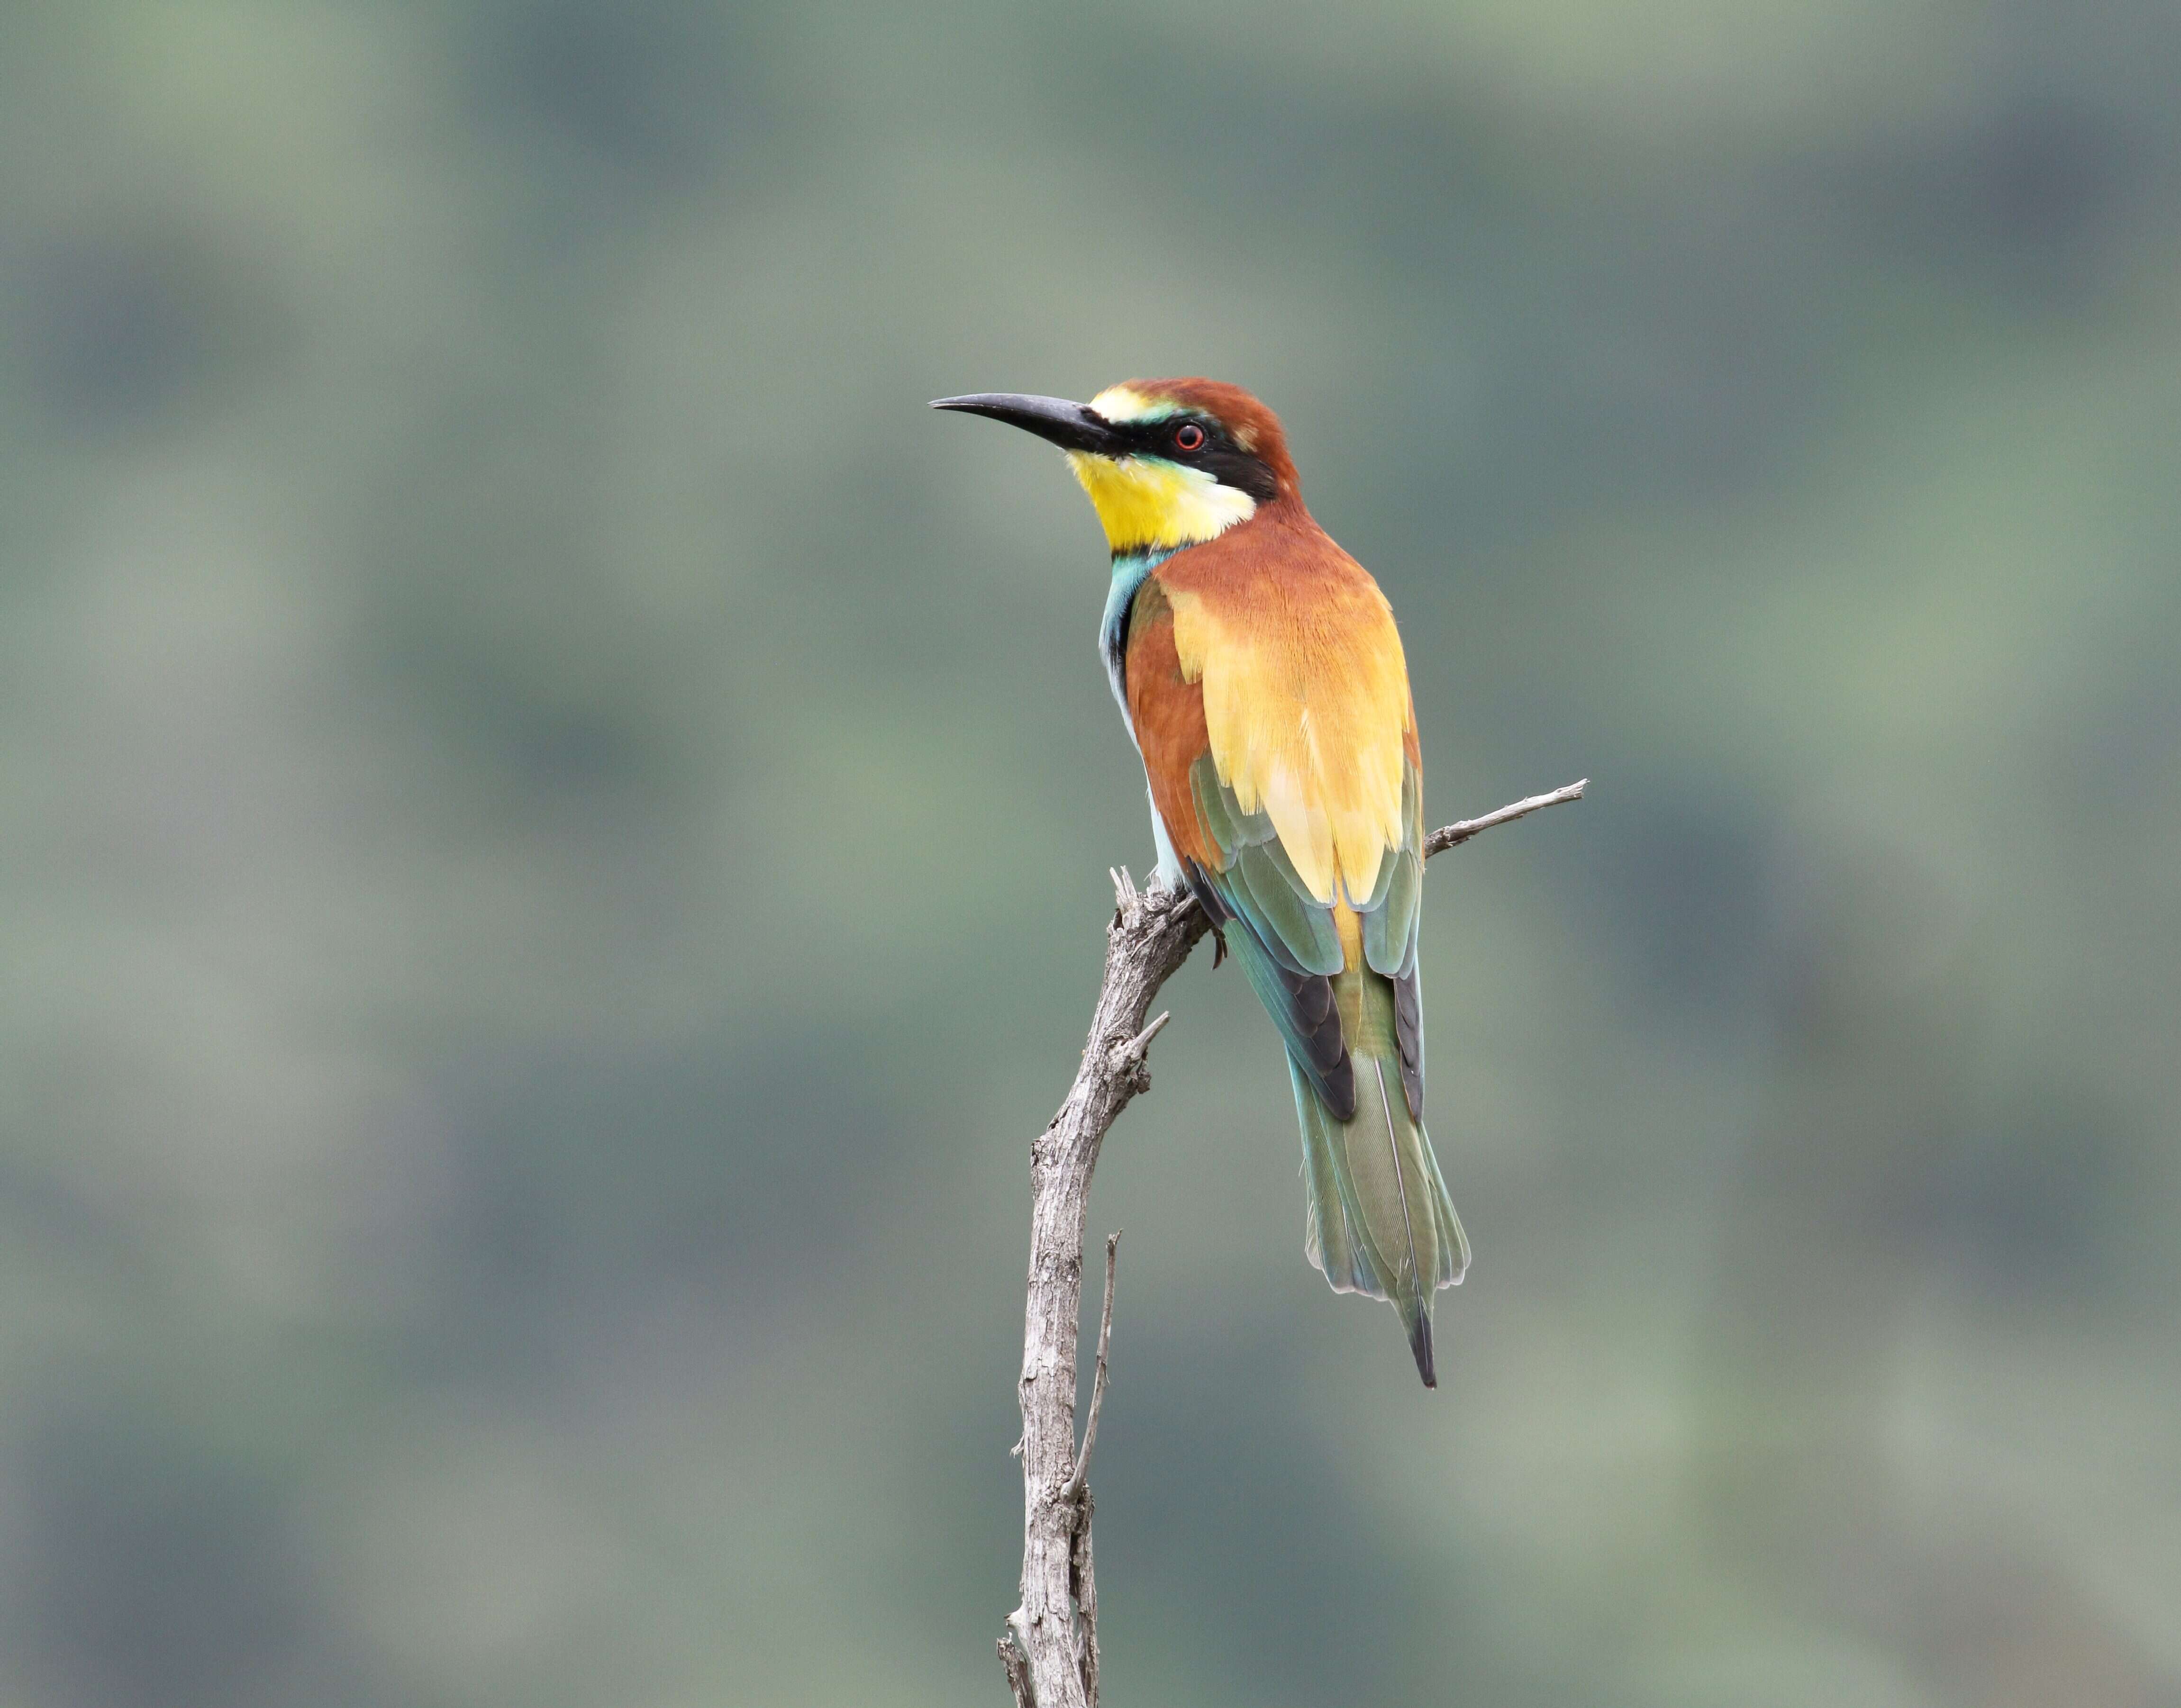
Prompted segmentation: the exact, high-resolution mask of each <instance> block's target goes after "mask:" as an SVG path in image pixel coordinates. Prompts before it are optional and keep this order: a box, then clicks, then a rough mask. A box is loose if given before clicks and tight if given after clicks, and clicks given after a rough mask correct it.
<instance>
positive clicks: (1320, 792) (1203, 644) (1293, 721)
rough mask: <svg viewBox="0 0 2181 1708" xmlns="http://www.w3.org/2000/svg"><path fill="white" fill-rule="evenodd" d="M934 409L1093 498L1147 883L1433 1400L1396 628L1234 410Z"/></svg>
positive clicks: (1247, 407) (1321, 1216) (1331, 1273)
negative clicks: (1193, 943) (1173, 907)
mask: <svg viewBox="0 0 2181 1708" xmlns="http://www.w3.org/2000/svg"><path fill="white" fill-rule="evenodd" d="M932 407H933V408H935V409H941V410H958V411H961V412H964V413H966V414H969V415H976V416H987V417H989V418H991V420H994V421H1004V422H1006V423H1007V424H1008V425H1009V426H1011V427H1019V428H1021V429H1023V430H1024V431H1025V432H1028V433H1034V434H1035V435H1036V436H1037V437H1038V438H1041V439H1044V440H1046V441H1047V442H1048V443H1050V444H1054V445H1057V446H1058V447H1059V449H1061V451H1062V452H1063V454H1064V455H1065V456H1066V459H1067V461H1068V466H1069V467H1070V468H1071V469H1072V470H1073V471H1074V474H1075V477H1076V478H1077V480H1078V481H1079V482H1081V483H1082V486H1083V488H1084V490H1085V492H1086V493H1089V495H1090V499H1091V506H1092V508H1093V509H1094V510H1096V513H1097V517H1098V521H1099V522H1100V523H1101V524H1102V526H1103V529H1104V532H1105V535H1106V542H1107V547H1108V548H1110V551H1111V554H1112V571H1113V580H1112V582H1111V585H1110V587H1109V589H1108V592H1107V598H1106V605H1105V613H1104V617H1103V619H1102V622H1101V624H1100V626H1099V633H1098V646H1099V652H1100V654H1101V656H1102V658H1103V660H1104V664H1105V668H1106V674H1107V680H1108V681H1109V682H1110V683H1111V685H1112V687H1113V697H1114V699H1115V700H1117V701H1118V702H1119V704H1120V708H1121V715H1122V718H1123V719H1124V721H1125V722H1126V724H1127V725H1128V729H1129V736H1130V737H1131V738H1132V739H1133V740H1134V741H1135V747H1136V750H1137V752H1138V753H1139V754H1140V756H1141V758H1142V761H1143V768H1144V776H1145V782H1146V786H1147V789H1148V792H1149V794H1150V796H1151V835H1152V838H1153V840H1154V842H1155V844H1156V845H1157V853H1158V863H1157V881H1158V882H1159V883H1161V884H1165V885H1166V886H1168V888H1170V889H1174V890H1187V892H1188V893H1189V894H1190V895H1194V896H1195V899H1196V901H1197V902H1198V904H1199V905H1200V906H1201V907H1202V908H1203V909H1204V912H1205V913H1206V916H1207V917H1209V918H1210V920H1211V921H1212V925H1213V928H1215V929H1217V931H1218V932H1219V933H1220V936H1221V940H1222V941H1223V943H1224V944H1225V945H1227V947H1228V949H1229V952H1230V953H1231V954H1232V955H1233V956H1234V958H1235V959H1236V960H1237V961H1239V962H1240V964H1241V967H1242V970H1243V972H1244V973H1245V976H1246V977H1247V978H1248V980H1249V983H1250V985H1251V989H1253V990H1254V991H1255V992H1256V995H1257V997H1258V999H1259V1000H1260V1001H1262V1003H1263V1005H1264V1006H1265V1008H1266V1010H1267V1012H1268V1013H1270V1015H1271V1016H1272V1018H1273V1023H1274V1025H1275V1026H1276V1027H1277V1028H1278V1032H1279V1034H1280V1038H1281V1040H1282V1042H1283V1043H1284V1045H1285V1047H1286V1053H1287V1066H1288V1073H1289V1081H1290V1083H1291V1085H1292V1088H1293V1090H1294V1093H1295V1114H1296V1118H1297V1120H1298V1121H1299V1123H1300V1127H1301V1130H1302V1151H1303V1180H1304V1183H1305V1191H1306V1199H1307V1218H1306V1224H1305V1235H1304V1251H1305V1253H1306V1255H1307V1256H1308V1258H1309V1259H1310V1261H1311V1264H1313V1265H1315V1266H1316V1267H1317V1269H1318V1270H1321V1271H1322V1273H1323V1275H1324V1276H1325V1278H1326V1280H1327V1281H1328V1282H1329V1283H1330V1284H1331V1285H1332V1287H1333V1291H1334V1292H1355V1293H1361V1294H1363V1295H1365V1296H1366V1297H1367V1298H1374V1299H1383V1300H1385V1301H1387V1302H1388V1303H1390V1304H1392V1305H1393V1307H1394V1309H1395V1310H1396V1311H1397V1312H1399V1313H1400V1320H1401V1325H1402V1327H1403V1329H1404V1330H1405V1332H1406V1335H1407V1337H1408V1342H1409V1347H1410V1350H1411V1353H1413V1355H1414V1357H1415V1358H1416V1372H1417V1374H1418V1375H1420V1376H1422V1378H1423V1384H1424V1386H1426V1387H1427V1388H1433V1387H1436V1386H1438V1372H1437V1368H1436V1360H1435V1358H1434V1355H1433V1343H1432V1309H1433V1300H1434V1298H1435V1297H1436V1295H1437V1293H1438V1290H1439V1289H1440V1288H1441V1287H1451V1286H1454V1285H1455V1284H1456V1283H1458V1282H1459V1281H1460V1280H1461V1278H1462V1275H1463V1272H1464V1271H1465V1270H1466V1269H1467V1268H1468V1265H1469V1242H1468V1239H1467V1237H1466V1236H1465V1235H1464V1233H1463V1232H1462V1228H1461V1222H1460V1218H1459V1217H1458V1216H1456V1215H1455V1209H1454V1201H1453V1199H1452V1198H1451V1197H1450V1196H1449V1194H1448V1192H1447V1187H1446V1182H1445V1179H1444V1176H1442V1175H1441V1173H1440V1171H1439V1166H1438V1159H1437V1158H1436V1157H1435V1156H1434V1155H1433V1153H1432V1145H1431V1139H1430V1137H1429V1135H1428V1134H1427V1132H1426V1131H1425V1127H1424V1033H1423V1006H1422V993H1421V990H1420V989H1419V985H1418V979H1417V966H1416V944H1417V936H1418V928H1419V923H1420V915H1421V910H1422V879H1423V864H1424V819H1423V798H1422V796H1423V758H1422V747H1421V744H1420V742H1419V741H1418V736H1417V730H1416V707H1415V702H1414V699H1413V697H1412V696H1411V692H1410V689H1409V680H1408V667H1407V664H1406V661H1405V658H1404V657H1403V654H1402V650H1401V638H1400V631H1398V629H1397V628H1396V627H1395V626H1394V614H1393V608H1392V606H1391V605H1390V604H1389V603H1388V602H1387V599H1386V597H1385V595H1384V594H1383V592H1380V591H1379V589H1378V583H1377V582H1375V581H1372V578H1371V576H1370V575H1369V574H1368V573H1367V571H1366V570H1364V568H1363V566H1362V565H1361V564H1359V563H1357V562H1356V559H1354V558H1352V557H1350V555H1349V554H1347V553H1346V552H1344V551H1343V550H1342V549H1341V548H1339V546H1338V545H1336V544H1335V543H1333V538H1332V537H1331V536H1330V535H1328V533H1327V532H1325V530H1324V529H1323V528H1322V527H1320V526H1318V524H1317V521H1315V520H1314V519H1313V518H1312V516H1311V513H1310V511H1309V510H1307V509H1306V507H1305V505H1304V504H1303V499H1302V488H1301V483H1300V480H1299V479H1298V477H1297V476H1296V473H1295V464H1294V461H1293V460H1292V459H1291V458H1290V457H1289V455H1288V449H1287V440H1286V436H1285V434H1284V433H1283V432H1282V430H1281V427H1280V423H1279V420H1278V417H1277V416H1275V415H1274V414H1273V411H1272V410H1269V409H1268V408H1267V407H1266V406H1265V405H1263V404H1262V403H1260V402H1259V401H1258V400H1257V399H1256V398H1255V397H1254V396H1252V395H1251V394H1250V393H1248V392H1247V391H1245V390H1243V389H1242V388H1240V387H1239V386H1234V385H1229V384H1226V383H1222V382H1219V381H1216V380H1211V379H1206V378H1203V377H1186V378H1175V379H1134V380H1128V381H1124V383H1121V384H1118V385H1114V386H1110V387H1108V388H1106V389H1105V390H1103V391H1102V392H1100V393H1098V394H1096V396H1095V397H1093V398H1092V399H1091V401H1090V402H1089V403H1088V404H1081V403H1073V402H1070V401H1068V399H1064V398H1055V397H1041V396H1035V395H1030V394H1019V393H1012V392H980V393H975V394H969V395H965V396H962V397H948V398H940V399H936V400H935V401H934V403H933V405H932Z"/></svg>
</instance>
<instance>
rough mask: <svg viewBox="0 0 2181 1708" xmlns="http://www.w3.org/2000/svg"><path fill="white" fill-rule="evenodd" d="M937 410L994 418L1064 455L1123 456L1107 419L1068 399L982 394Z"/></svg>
mask: <svg viewBox="0 0 2181 1708" xmlns="http://www.w3.org/2000/svg"><path fill="white" fill-rule="evenodd" d="M931 406H932V408H934V409H955V410H961V411H962V412H963V413H964V415H982V416H991V418H992V419H993V420H994V421H1005V422H1006V423H1007V424H1008V426H1009V427H1020V428H1021V429H1022V430H1023V431H1024V433H1035V434H1036V435H1037V436H1038V437H1039V438H1041V439H1049V440H1051V441H1052V443H1053V444H1057V445H1058V446H1059V447H1060V448H1061V449H1063V450H1064V451H1093V452H1096V453H1097V454H1099V455H1103V456H1119V455H1123V454H1124V453H1123V449H1122V444H1121V438H1120V435H1119V434H1118V433H1115V432H1114V431H1113V427H1111V426H1109V425H1108V424H1107V421H1106V418H1105V417H1104V416H1102V415H1100V414H1099V413H1098V412H1097V411H1096V410H1094V409H1092V408H1091V406H1090V405H1087V404H1079V403H1070V402H1069V401H1068V399H1066V398H1064V397H1030V396H1026V395H1024V394H1022V393H1020V392H1011V391H979V392H971V393H970V394H969V395H968V396H967V397H942V398H939V399H935V400H934V401H933V403H932V405H931Z"/></svg>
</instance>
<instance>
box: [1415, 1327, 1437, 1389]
mask: <svg viewBox="0 0 2181 1708" xmlns="http://www.w3.org/2000/svg"><path fill="white" fill-rule="evenodd" d="M1409 1350H1410V1351H1411V1352H1412V1353H1415V1354H1416V1374H1417V1375H1420V1376H1422V1378H1423V1379H1424V1386H1426V1387H1427V1388H1435V1387H1437V1386H1438V1369H1437V1368H1436V1367H1434V1366H1433V1363H1432V1337H1431V1316H1430V1314H1429V1313H1428V1312H1425V1311H1418V1312H1417V1313H1416V1324H1415V1325H1414V1326H1413V1327H1412V1328H1411V1329H1410V1331H1409Z"/></svg>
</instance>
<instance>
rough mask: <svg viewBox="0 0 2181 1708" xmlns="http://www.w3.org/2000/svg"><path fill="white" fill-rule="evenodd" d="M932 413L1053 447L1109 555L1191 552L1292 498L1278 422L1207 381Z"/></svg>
mask: <svg viewBox="0 0 2181 1708" xmlns="http://www.w3.org/2000/svg"><path fill="white" fill-rule="evenodd" d="M932 407H933V408H934V409H952V410H965V411H966V412H968V413H969V414H971V415H983V416H991V418H992V419H993V420H994V421H1006V422H1007V423H1008V424H1009V425H1010V426H1012V427H1021V428H1022V429H1024V431H1025V432H1027V433H1035V434H1036V435H1037V436H1038V437H1039V438H1042V439H1049V440H1051V441H1052V443H1053V444H1057V445H1058V446H1059V447H1060V448H1061V449H1062V450H1063V451H1065V452H1066V453H1067V454H1068V466H1070V467H1071V468H1073V469H1074V471H1075V478H1076V479H1078V480H1079V481H1080V482H1083V489H1084V491H1085V492H1087V493H1090V494H1091V504H1093V505H1094V506H1095V507H1096V510H1097V512H1098V521H1100V523H1101V524H1102V526H1104V528H1105V530H1106V542H1107V544H1108V545H1110V546H1111V547H1112V548H1113V555H1114V556H1115V557H1124V556H1128V555H1131V554H1138V553H1145V552H1169V551H1175V550H1179V548H1181V547H1183V546H1193V545H1196V544H1199V543H1201V542H1203V541H1205V540H1208V539H1211V538H1212V537H1215V536H1217V535H1219V534H1223V533H1224V532H1226V531H1227V530H1228V529H1229V528H1231V527H1233V526H1234V525H1235V524H1236V523H1237V522H1243V521H1248V520H1249V519H1250V518H1251V516H1253V515H1256V513H1257V510H1258V509H1259V507H1260V506H1262V505H1265V504H1272V503H1273V502H1274V501H1275V500H1277V499H1292V498H1294V497H1295V496H1296V495H1297V490H1298V488H1297V485H1296V482H1295V465H1294V464H1293V463H1291V462H1289V460H1288V451H1287V442H1286V440H1285V439H1284V438H1283V437H1282V435H1281V433H1280V423H1279V418H1278V416H1275V415H1273V412H1272V411H1271V410H1268V409H1267V408H1266V407H1265V406H1264V405H1262V404H1261V403H1259V402H1258V401H1257V400H1256V399H1255V398H1253V397H1251V395H1250V394H1249V393H1247V392H1245V391H1244V390H1243V389H1242V388H1240V386H1233V385H1223V384H1221V383H1219V382H1218V381H1217V380H1209V379H1132V380H1128V381H1125V382H1124V383H1122V384H1119V385H1116V386H1108V387H1107V388H1106V389H1105V390H1104V391H1102V392H1100V393H1099V394H1098V395H1097V396H1096V397H1094V398H1092V399H1091V401H1090V402H1089V403H1087V404H1081V403H1070V402H1068V400H1067V399H1065V398H1057V397H1028V396H1024V395H1021V394H1017V393H1013V392H979V393H975V394H972V395H970V396H968V397H943V398H941V399H939V400H938V401H937V402H936V403H935V404H933V405H932Z"/></svg>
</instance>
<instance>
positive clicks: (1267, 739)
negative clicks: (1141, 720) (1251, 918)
mask: <svg viewBox="0 0 2181 1708" xmlns="http://www.w3.org/2000/svg"><path fill="white" fill-rule="evenodd" d="M1327 597H1328V598H1329V599H1330V601H1331V608H1330V609H1328V606H1327V604H1326V603H1316V605H1315V608H1314V609H1310V610H1308V611H1303V610H1300V609H1295V607H1293V606H1291V605H1284V604H1283V605H1281V606H1280V607H1278V608H1277V609H1263V608H1262V607H1261V608H1259V609H1255V610H1253V611H1252V612H1251V614H1250V616H1249V620H1248V622H1247V624H1246V625H1245V624H1243V623H1242V622H1240V621H1236V620H1229V619H1226V618H1223V615H1222V614H1221V613H1220V611H1219V610H1218V609H1216V607H1215V606H1214V605H1213V604H1212V603H1211V602H1208V601H1207V600H1206V599H1205V598H1203V597H1202V596H1201V595H1200V594H1197V593H1195V592H1189V591H1185V590H1179V589H1173V588H1169V589H1168V599H1169V601H1170V603H1172V605H1173V635H1174V650H1175V652H1176V653H1177V654H1178V655H1179V659H1180V663H1181V669H1182V674H1183V675H1184V677H1185V678H1187V679H1190V680H1197V681H1200V682H1201V684H1202V686H1203V691H1204V724H1205V731H1206V736H1208V737H1209V740H1210V743H1211V747H1212V763H1213V764H1214V765H1215V766H1217V768H1218V771H1219V780H1220V781H1222V782H1223V783H1224V784H1226V785H1227V786H1228V787H1229V788H1230V789H1232V790H1233V791H1234V799H1235V802H1236V804H1237V805H1239V806H1240V807H1241V809H1242V810H1243V811H1244V812H1245V813H1255V812H1258V811H1262V812H1264V813H1267V814H1268V815H1269V816H1270V817H1271V818H1272V821H1273V829H1275V830H1277V831H1278V833H1279V839H1280V844H1281V846H1283V847H1284V848H1285V849H1286V851H1287V855H1288V858H1289V860H1290V861H1292V862H1294V865H1295V874H1296V876H1298V877H1299V878H1300V879H1302V881H1303V883H1304V884H1306V885H1307V886H1308V887H1309V889H1310V891H1311V894H1312V895H1315V896H1316V897H1317V899H1318V900H1319V901H1325V902H1331V901H1339V900H1340V899H1341V891H1342V890H1345V891H1346V894H1347V895H1348V897H1349V898H1350V899H1351V900H1354V901H1361V900H1362V899H1363V898H1364V897H1366V896H1367V895H1370V894H1371V892H1372V889H1373V888H1374V887H1375V886H1376V884H1377V883H1378V868H1379V864H1380V862H1382V861H1383V859H1384V858H1385V857H1386V855H1387V853H1388V851H1389V850H1391V849H1397V848H1399V847H1400V846H1401V844H1402V841H1403V840H1404V839H1405V835H1406V834H1407V830H1408V827H1407V826H1406V825H1405V824H1403V822H1402V819H1401V761H1402V756H1403V747H1402V738H1403V736H1405V734H1406V732H1407V730H1408V728H1409V722H1410V718H1411V712H1410V709H1409V677H1408V665H1407V663H1406V661H1405V658H1403V656H1402V653H1401V636H1400V631H1398V630H1397V629H1396V628H1395V627H1394V614H1393V611H1392V609H1390V608H1389V606H1388V605H1387V603H1386V601H1385V598H1384V596H1383V594H1381V593H1380V592H1378V588H1377V587H1374V586H1372V585H1370V584H1369V583H1368V582H1365V583H1363V584H1362V585H1361V586H1358V587H1349V588H1343V589H1340V590H1339V592H1338V593H1337V594H1333V593H1331V592H1330V591H1329V590H1328V595H1327Z"/></svg>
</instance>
